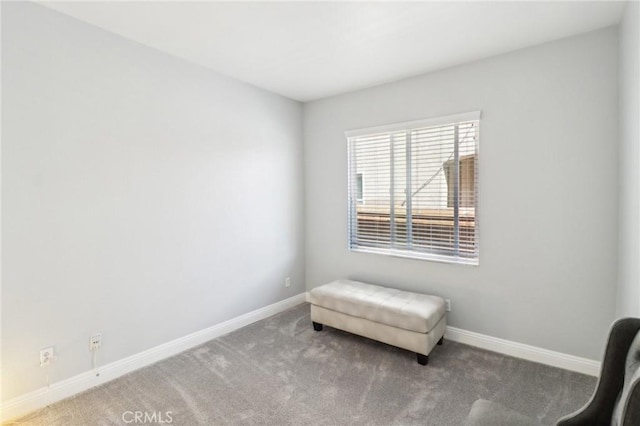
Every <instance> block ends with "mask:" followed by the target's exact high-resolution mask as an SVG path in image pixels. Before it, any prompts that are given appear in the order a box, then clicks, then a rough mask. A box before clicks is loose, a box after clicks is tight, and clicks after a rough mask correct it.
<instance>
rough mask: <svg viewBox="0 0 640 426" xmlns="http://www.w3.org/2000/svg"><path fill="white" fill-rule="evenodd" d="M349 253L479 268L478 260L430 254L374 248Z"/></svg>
mask: <svg viewBox="0 0 640 426" xmlns="http://www.w3.org/2000/svg"><path fill="white" fill-rule="evenodd" d="M349 251H351V252H355V253H369V254H381V255H385V256H391V257H401V258H404V259H414V260H426V261H430V262H439V263H452V264H456V265H469V266H479V261H478V259H469V258H465V257H453V256H445V255H438V254H432V253H421V252H416V251H410V250H399V249H387V248H375V247H351V248H349Z"/></svg>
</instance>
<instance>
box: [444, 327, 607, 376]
mask: <svg viewBox="0 0 640 426" xmlns="http://www.w3.org/2000/svg"><path fill="white" fill-rule="evenodd" d="M445 338H447V339H448V340H451V341H453V342H459V343H464V344H465V345H470V346H475V347H478V348H482V349H486V350H488V351H492V352H497V353H500V354H503V355H509V356H513V357H516V358H522V359H526V360H527V361H533V362H538V363H540V364H546V365H550V366H552V367H558V368H563V369H565V370H570V371H575V372H578V373H582V374H588V375H589V376H595V377H597V376H598V375H600V362H598V361H595V360H591V359H587V358H581V357H577V356H573V355H567V354H564V353H561V352H555V351H550V350H548V349H542V348H539V347H537V346H530V345H525V344H522V343H516V342H512V341H510V340H504V339H499V338H497V337H491V336H487V335H485V334H480V333H474V332H472V331H467V330H462V329H459V328H455V327H447V332H446V334H445Z"/></svg>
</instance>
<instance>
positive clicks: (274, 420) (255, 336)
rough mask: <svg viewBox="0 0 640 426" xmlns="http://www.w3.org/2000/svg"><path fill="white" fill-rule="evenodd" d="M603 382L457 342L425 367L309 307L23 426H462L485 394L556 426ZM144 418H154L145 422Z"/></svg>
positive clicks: (448, 344) (122, 380)
mask: <svg viewBox="0 0 640 426" xmlns="http://www.w3.org/2000/svg"><path fill="white" fill-rule="evenodd" d="M603 344H604V343H603ZM595 384H596V380H595V378H593V377H588V376H584V375H581V374H577V373H572V372H568V371H564V370H560V369H557V368H552V367H547V366H543V365H540V364H535V363H531V362H527V361H522V360H519V359H515V358H510V357H506V356H502V355H498V354H495V353H492V352H488V351H484V350H481V349H476V348H473V347H470V346H466V345H462V344H459V343H455V342H449V341H446V340H445V343H444V345H443V346H437V347H436V348H435V349H434V351H433V352H432V354H431V357H430V360H429V365H428V366H424V367H423V366H420V365H418V363H417V362H416V360H415V355H414V354H413V353H410V352H407V351H404V350H401V349H397V348H394V347H391V346H387V345H384V344H381V343H377V342H374V341H371V340H368V339H364V338H360V337H357V336H353V335H350V334H348V333H344V332H341V331H338V330H335V329H331V328H329V327H325V329H324V331H321V332H314V331H313V329H312V326H311V322H310V319H309V305H307V304H303V305H300V306H298V307H295V308H293V309H290V310H288V311H286V312H283V313H280V314H278V315H275V316H273V317H271V318H268V319H265V320H262V321H259V322H257V323H255V324H252V325H250V326H248V327H245V328H242V329H240V330H237V331H235V332H233V333H231V334H228V335H226V336H223V337H220V338H218V339H215V340H212V341H210V342H208V343H206V344H204V345H201V346H199V347H197V348H194V349H192V350H189V351H187V352H184V353H182V354H179V355H177V356H174V357H172V358H169V359H166V360H164V361H161V362H158V363H156V364H154V365H151V366H149V367H146V368H144V369H141V370H138V371H135V372H133V373H131V374H128V375H126V376H123V377H121V378H119V379H117V380H114V381H112V382H110V383H106V384H104V385H102V386H100V387H97V388H94V389H91V390H89V391H87V392H84V393H82V394H79V395H77V396H75V397H73V398H70V399H67V400H65V401H61V402H59V403H56V404H53V405H51V406H50V407H47V408H44V409H42V410H40V411H38V412H36V413H33V414H31V415H29V416H26V417H25V418H22V419H20V420H19V424H21V425H65V426H67V425H114V424H115V425H126V424H133V425H137V424H173V425H180V426H185V425H218V424H219V425H226V424H233V425H348V424H360V425H460V424H461V423H462V422H463V420H464V418H465V417H466V415H467V413H468V411H469V408H470V407H471V404H473V402H474V401H475V400H476V399H478V398H484V399H488V400H492V401H496V402H500V403H502V404H504V405H506V406H508V407H510V408H513V409H516V410H518V411H520V412H522V413H524V414H527V415H530V416H533V417H537V418H538V419H540V421H541V422H543V423H545V424H553V422H555V420H557V419H558V418H559V417H560V416H562V415H564V414H567V413H569V412H572V411H574V410H575V409H577V408H579V407H580V406H582V405H583V404H584V403H585V402H586V401H587V399H588V398H589V396H590V395H591V392H592V390H593V388H594V386H595ZM136 411H139V412H146V413H147V415H148V416H149V417H147V419H146V420H151V421H147V422H145V421H144V420H145V419H144V417H140V418H139V419H140V420H141V421H140V422H136V421H135V418H134V416H135V412H136ZM167 412H169V413H167ZM123 415H124V418H123ZM140 415H142V413H141V414H140ZM154 415H155V416H156V417H155V418H153V416H154ZM154 420H155V422H154ZM161 421H162V422H164V423H161ZM169 421H170V422H169Z"/></svg>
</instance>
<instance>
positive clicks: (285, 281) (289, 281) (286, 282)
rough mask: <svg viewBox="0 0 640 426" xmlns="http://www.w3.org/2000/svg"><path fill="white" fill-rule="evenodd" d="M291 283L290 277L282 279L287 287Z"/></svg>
mask: <svg viewBox="0 0 640 426" xmlns="http://www.w3.org/2000/svg"><path fill="white" fill-rule="evenodd" d="M290 285H291V277H287V278H285V279H284V286H285V287H289V286H290Z"/></svg>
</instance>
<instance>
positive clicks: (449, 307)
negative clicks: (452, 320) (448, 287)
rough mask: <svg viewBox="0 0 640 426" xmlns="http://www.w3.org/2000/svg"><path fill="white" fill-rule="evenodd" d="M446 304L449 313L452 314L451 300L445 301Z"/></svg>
mask: <svg viewBox="0 0 640 426" xmlns="http://www.w3.org/2000/svg"><path fill="white" fill-rule="evenodd" d="M444 303H445V305H446V307H447V312H451V299H444Z"/></svg>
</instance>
